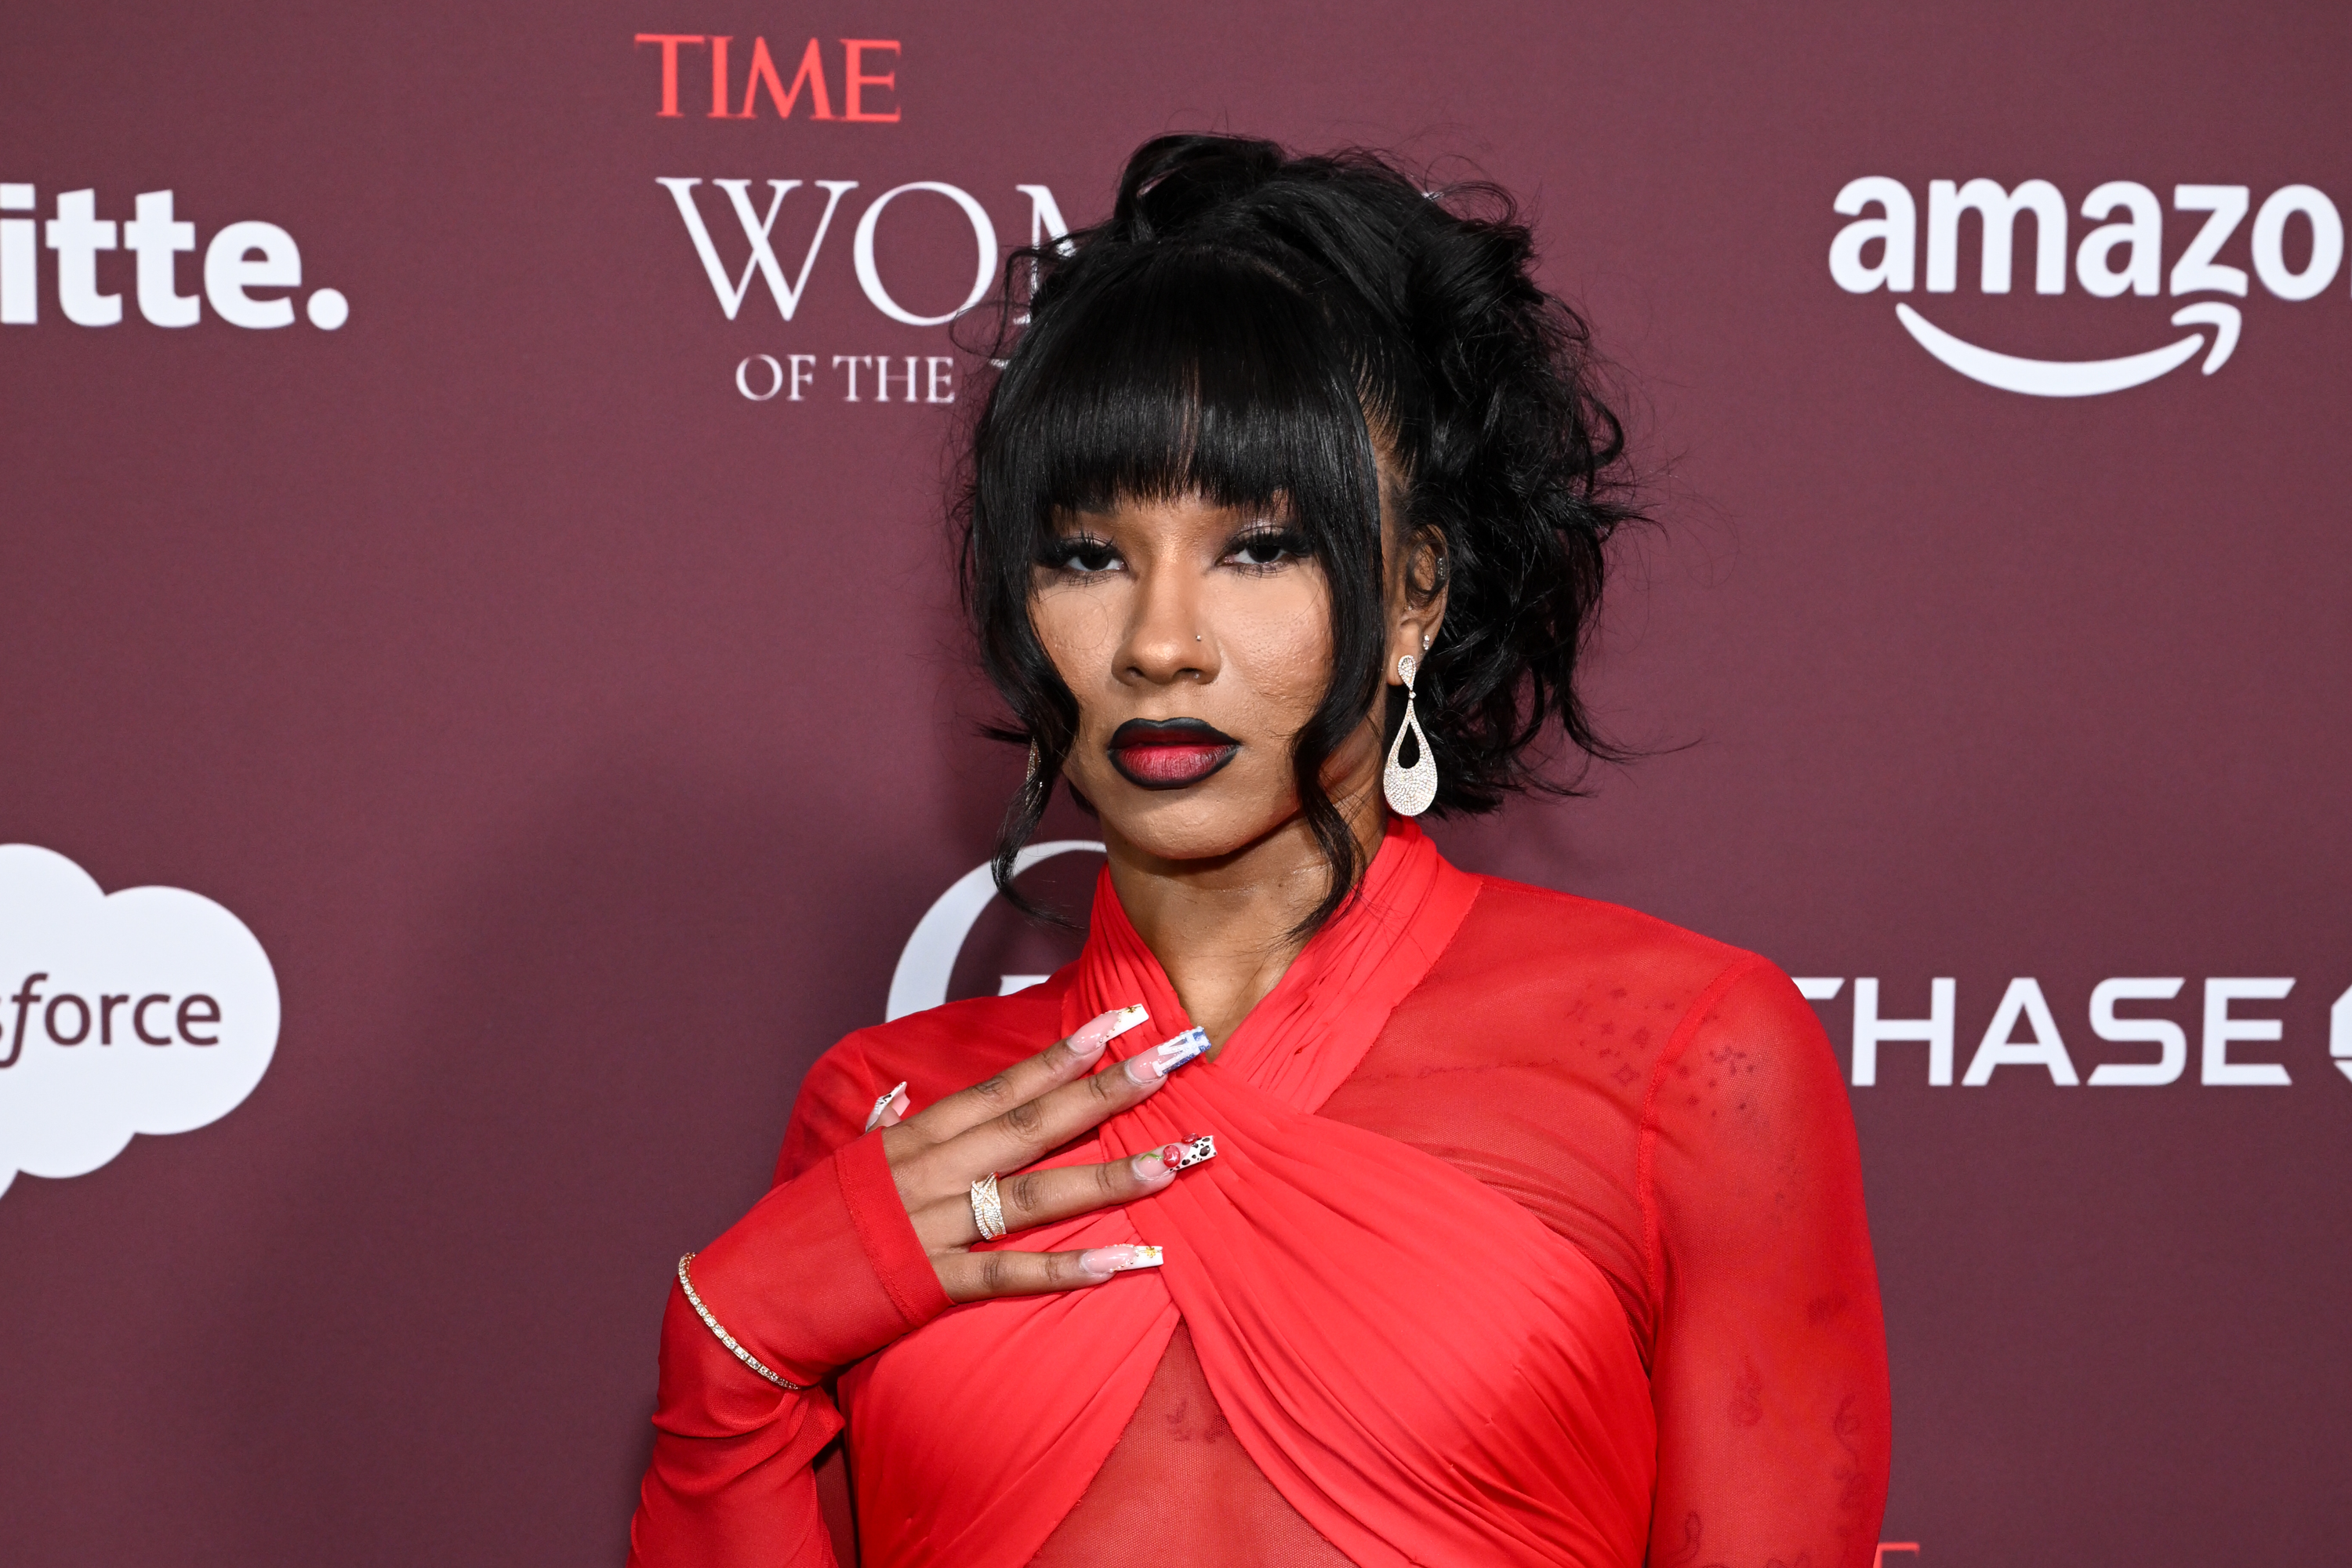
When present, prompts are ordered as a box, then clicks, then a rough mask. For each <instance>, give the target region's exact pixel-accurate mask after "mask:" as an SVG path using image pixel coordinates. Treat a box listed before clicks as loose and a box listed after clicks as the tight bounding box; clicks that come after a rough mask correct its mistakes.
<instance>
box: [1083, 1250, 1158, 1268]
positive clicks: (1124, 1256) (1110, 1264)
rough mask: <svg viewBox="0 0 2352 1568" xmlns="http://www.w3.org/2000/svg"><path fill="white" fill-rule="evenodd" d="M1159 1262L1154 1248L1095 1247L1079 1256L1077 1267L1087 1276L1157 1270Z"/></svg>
mask: <svg viewBox="0 0 2352 1568" xmlns="http://www.w3.org/2000/svg"><path fill="white" fill-rule="evenodd" d="M1161 1261H1162V1258H1161V1255H1160V1248H1158V1247H1136V1246H1120V1247H1096V1248H1094V1249H1093V1250H1092V1251H1089V1252H1087V1253H1083V1254H1081V1255H1080V1256H1079V1258H1078V1266H1079V1267H1080V1268H1084V1269H1085V1270H1086V1271H1087V1273H1089V1274H1119V1273H1124V1272H1125V1271H1126V1270H1128V1269H1129V1268H1159V1267H1160V1263H1161Z"/></svg>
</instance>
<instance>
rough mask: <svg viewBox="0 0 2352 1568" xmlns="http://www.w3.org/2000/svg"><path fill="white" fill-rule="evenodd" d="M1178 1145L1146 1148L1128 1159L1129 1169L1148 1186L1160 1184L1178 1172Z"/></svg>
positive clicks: (1138, 1179)
mask: <svg viewBox="0 0 2352 1568" xmlns="http://www.w3.org/2000/svg"><path fill="white" fill-rule="evenodd" d="M1177 1147H1178V1146H1177V1145H1176V1144H1173V1143H1171V1144H1169V1145H1168V1146H1167V1147H1166V1148H1164V1149H1146V1150H1145V1151H1144V1152H1142V1153H1140V1154H1138V1155H1136V1156H1134V1157H1133V1158H1132V1159H1130V1160H1129V1161H1128V1163H1127V1165H1128V1169H1129V1170H1130V1171H1133V1172H1134V1173H1135V1179H1136V1180H1137V1181H1139V1182H1141V1183H1143V1184H1145V1185H1146V1186H1152V1187H1156V1186H1159V1185H1160V1184H1163V1183H1165V1182H1166V1181H1167V1180H1168V1179H1169V1178H1170V1177H1171V1176H1173V1175H1175V1173H1176V1150H1177Z"/></svg>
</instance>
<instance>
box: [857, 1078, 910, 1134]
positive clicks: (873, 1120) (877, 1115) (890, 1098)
mask: <svg viewBox="0 0 2352 1568" xmlns="http://www.w3.org/2000/svg"><path fill="white" fill-rule="evenodd" d="M906 1092H907V1086H906V1085H905V1084H903V1083H901V1084H900V1085H899V1086H898V1088H896V1089H892V1090H891V1091H890V1092H889V1093H887V1094H886V1095H884V1096H883V1097H882V1098H881V1099H879V1100H876V1101H875V1102H874V1109H873V1110H869V1111H867V1112H866V1131H868V1132H871V1131H874V1130H875V1129H876V1128H877V1127H879V1126H881V1125H882V1113H883V1112H884V1111H886V1110H889V1109H890V1107H891V1105H892V1103H893V1102H895V1101H896V1100H898V1097H899V1096H900V1095H902V1094H904V1093H906Z"/></svg>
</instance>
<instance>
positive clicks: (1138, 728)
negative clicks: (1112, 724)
mask: <svg viewBox="0 0 2352 1568" xmlns="http://www.w3.org/2000/svg"><path fill="white" fill-rule="evenodd" d="M1241 749H1242V743H1241V742H1239V741H1236V740H1234V738H1233V737H1232V736H1231V735H1228V734H1226V733H1225V732H1224V731H1223V730H1220V729H1218V728H1216V727H1215V726H1214V725H1213V724H1210V723H1208V722H1206V721H1202V720H1199V719H1157V720H1154V719H1129V721H1127V722H1126V723H1124V724H1121V725H1120V726H1119V727H1118V729H1117V730H1115V731H1112V732H1111V737H1110V765H1111V766H1112V767H1115V768H1117V769H1118V776H1119V777H1121V778H1123V779H1125V780H1126V781H1127V782H1128V783H1129V784H1133V785H1135V786H1136V787H1137V788H1139V789H1184V788H1186V787H1188V786H1190V785H1192V784H1199V783H1200V782H1201V781H1202V779H1204V778H1207V777H1208V776H1209V775H1210V774H1211V773H1215V772H1216V771H1217V770H1218V769H1219V768H1222V767H1223V766H1224V765H1225V764H1226V763H1230V762H1232V761H1233V760H1234V757H1235V756H1236V755H1238V754H1239V753H1240V752H1241Z"/></svg>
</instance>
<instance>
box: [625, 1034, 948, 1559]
mask: <svg viewBox="0 0 2352 1568" xmlns="http://www.w3.org/2000/svg"><path fill="white" fill-rule="evenodd" d="M869 1076H870V1071H869V1070H868V1069H867V1068H866V1067H865V1065H864V1064H863V1061H862V1058H861V1057H860V1055H859V1053H858V1052H857V1050H856V1037H852V1039H851V1040H850V1041H847V1042H845V1043H844V1046H843V1047H836V1048H835V1051H833V1052H830V1053H828V1054H827V1056H826V1057H825V1058H823V1059H822V1060H821V1061H820V1062H819V1064H818V1066H817V1067H816V1068H814V1069H812V1070H811V1072H810V1074H809V1080H808V1082H807V1083H805V1084H804V1085H803V1089H802V1093H801V1096H800V1099H799V1101H798V1103H797V1104H796V1106H795V1108H794V1110H793V1121H792V1127H791V1130H790V1131H789V1132H788V1133H787V1135H786V1141H785V1148H784V1156H783V1159H782V1163H780V1164H779V1166H778V1169H777V1184H776V1185H775V1186H774V1187H772V1189H771V1190H770V1191H769V1193H768V1194H767V1195H766V1196H764V1197H762V1198H761V1200H760V1201H759V1203H758V1204H756V1205H753V1206H752V1209H751V1213H749V1214H747V1215H744V1216H743V1218H742V1219H741V1220H740V1221H738V1222H737V1223H736V1224H735V1225H733V1226H730V1227H729V1228H728V1230H727V1232H726V1234H725V1235H723V1236H721V1237H719V1239H718V1240H716V1241H714V1242H712V1243H711V1244H710V1245H709V1247H705V1248H704V1249H703V1250H702V1251H701V1252H699V1253H698V1254H697V1255H696V1257H695V1258H694V1261H693V1264H692V1265H691V1273H692V1278H693V1279H694V1285H695V1291H696V1294H698V1296H700V1297H701V1298H702V1301H703V1304H704V1306H705V1307H706V1308H708V1309H709V1311H710V1312H711V1314H712V1316H713V1317H715V1318H716V1319H717V1320H718V1321H719V1323H721V1324H722V1325H723V1326H724V1327H725V1328H726V1329H727V1331H728V1332H729V1333H730V1334H732V1335H733V1336H734V1337H735V1339H736V1340H737V1341H738V1342H740V1343H741V1344H742V1345H743V1346H744V1347H745V1348H746V1349H748V1350H749V1351H750V1352H751V1354H752V1355H754V1356H756V1357H758V1358H759V1359H760V1360H761V1362H762V1363H765V1364H766V1365H768V1366H769V1367H770V1368H772V1370H774V1371H775V1372H777V1373H780V1374H781V1375H782V1376H783V1377H784V1378H785V1379H786V1380H788V1381H790V1382H793V1383H799V1384H808V1385H810V1386H808V1387H806V1388H804V1389H803V1390H801V1391H797V1392H794V1391H788V1390H785V1389H782V1388H779V1387H778V1386H776V1385H775V1384H772V1383H770V1382H769V1381H767V1380H766V1379H765V1378H762V1377H761V1376H760V1374H759V1373H756V1372H754V1371H753V1370H752V1369H751V1368H750V1367H749V1366H746V1365H745V1364H744V1363H742V1362H741V1361H740V1360H739V1359H738V1358H737V1357H736V1356H735V1355H734V1353H733V1352H730V1351H729V1350H728V1348H727V1347H726V1346H725V1345H724V1344H722V1343H721V1342H719V1338H718V1336H717V1335H715V1334H713V1333H712V1332H711V1331H710V1330H709V1326H708V1325H706V1324H705V1323H704V1322H703V1321H702V1320H701V1318H700V1316H699V1315H698V1313H697V1312H696V1311H695V1310H694V1309H693V1306H692V1305H691V1304H690V1303H689V1302H688V1300H687V1299H686V1296H685V1293H684V1291H683V1290H682V1289H680V1288H679V1286H678V1285H677V1283H676V1282H675V1281H673V1282H672V1284H671V1286H670V1293H669V1302H668V1306H667V1309H666V1310H665V1312H664V1315H663V1319H662V1340H661V1378H660V1384H659V1394H658V1396H657V1400H656V1410H655V1415H654V1432H655V1436H654V1452H653V1459H652V1462H651V1464H650V1465H649V1466H648V1467H647V1468H646V1477H645V1481H644V1484H643V1486H642V1487H641V1488H640V1489H639V1494H638V1504H637V1512H636V1517H635V1519H634V1520H633V1521H631V1524H630V1529H629V1538H630V1556H629V1560H630V1562H631V1563H633V1564H640V1563H642V1564H646V1565H647V1568H734V1565H737V1564H753V1563H757V1564H762V1565H765V1568H832V1565H833V1564H834V1563H835V1560H836V1559H835V1548H834V1534H833V1529H832V1521H828V1519H827V1518H826V1513H827V1510H826V1509H825V1508H824V1505H823V1500H822V1490H821V1488H820V1486H819V1481H818V1478H817V1476H816V1473H815V1472H814V1469H813V1468H812V1466H813V1464H814V1461H815V1460H816V1458H817V1456H818V1455H819V1454H820V1453H821V1452H822V1451H823V1450H824V1447H825V1445H826V1444H827V1443H828V1442H830V1441H831V1440H832V1438H833V1436H834V1435H835V1433H837V1432H839V1431H840V1430H841V1416H840V1415H839V1413H838V1412H837V1411H836V1409H835V1405H834V1403H833V1400H832V1398H831V1396H830V1395H829V1394H827V1393H826V1391H825V1390H824V1388H823V1387H822V1386H820V1385H819V1384H820V1380H821V1379H822V1378H823V1377H824V1375H825V1374H826V1373H829V1372H831V1371H833V1370H834V1369H835V1368H837V1367H840V1366H842V1365H844V1364H845V1363H849V1362H852V1361H855V1360H856V1359H857V1358H858V1357H860V1356H864V1355H866V1354H868V1353H870V1352H873V1351H875V1350H876V1349H878V1348H879V1347H880V1346H882V1345H884V1344H887V1343H888V1342H890V1341H892V1340H895V1339H897V1338H898V1336H899V1335H901V1334H904V1333H906V1332H908V1331H910V1330H912V1329H914V1328H916V1327H918V1326H919V1325H920V1324H921V1323H923V1322H925V1321H929V1319H930V1318H931V1317H934V1316H936V1315H937V1314H938V1313H939V1312H940V1311H941V1310H945V1308H946V1307H947V1304H948V1303H947V1298H946V1296H945V1294H944V1293H943V1292H941V1290H940V1286H939V1280H938V1278H937V1276H936V1275H935V1274H933V1272H932V1270H931V1266H930V1260H929V1258H927V1257H926V1256H925V1255H924V1253H923V1250H922V1247H921V1246H920V1244H919V1242H918V1241H917V1240H916V1238H915V1235H914V1231H913V1228H912V1226H909V1225H908V1223H907V1218H906V1211H905V1209H904V1208H903V1207H901V1206H899V1200H898V1192H897V1188H896V1185H895V1184H894V1183H893V1182H892V1179H891V1176H890V1171H889V1166H888V1163H887V1162H886V1161H885V1160H884V1159H883V1157H882V1151H881V1147H880V1144H879V1142H878V1141H877V1140H876V1139H873V1138H865V1137H861V1136H859V1133H860V1131H861V1129H862V1128H863V1125H864V1120H865V1116H866V1110H869V1109H870V1108H871V1105H872V1098H873V1095H874V1094H875V1093H876V1092H877V1091H875V1090H872V1089H867V1088H866V1087H865V1083H866V1079H867V1078H868V1077H869ZM885 1087H887V1085H886V1086H885Z"/></svg>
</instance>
